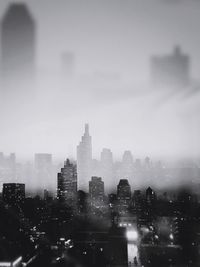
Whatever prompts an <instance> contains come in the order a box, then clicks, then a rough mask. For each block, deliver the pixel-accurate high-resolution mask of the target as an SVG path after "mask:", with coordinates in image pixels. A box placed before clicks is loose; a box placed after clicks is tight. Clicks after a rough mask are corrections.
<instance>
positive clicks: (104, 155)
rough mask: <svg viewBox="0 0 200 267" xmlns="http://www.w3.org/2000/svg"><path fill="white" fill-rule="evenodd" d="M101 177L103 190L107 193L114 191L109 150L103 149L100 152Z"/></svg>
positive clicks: (111, 158)
mask: <svg viewBox="0 0 200 267" xmlns="http://www.w3.org/2000/svg"><path fill="white" fill-rule="evenodd" d="M100 168H101V176H102V178H103V180H104V181H105V188H106V190H107V191H108V192H109V191H110V190H112V189H114V188H113V187H114V184H113V155H112V152H111V150H110V149H107V148H104V149H103V150H102V152H101V161H100Z"/></svg>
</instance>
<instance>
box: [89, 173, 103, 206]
mask: <svg viewBox="0 0 200 267" xmlns="http://www.w3.org/2000/svg"><path fill="white" fill-rule="evenodd" d="M89 195H90V201H91V204H92V205H93V206H101V205H102V204H103V201H104V182H103V181H102V179H101V177H96V176H93V177H92V178H91V181H89Z"/></svg>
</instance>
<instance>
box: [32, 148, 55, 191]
mask: <svg viewBox="0 0 200 267" xmlns="http://www.w3.org/2000/svg"><path fill="white" fill-rule="evenodd" d="M34 173H35V177H34V178H35V179H34V184H33V186H34V188H35V190H36V191H38V193H40V194H42V195H43V192H44V189H53V187H54V183H53V164H52V155H51V154H47V153H36V154H35V161H34Z"/></svg>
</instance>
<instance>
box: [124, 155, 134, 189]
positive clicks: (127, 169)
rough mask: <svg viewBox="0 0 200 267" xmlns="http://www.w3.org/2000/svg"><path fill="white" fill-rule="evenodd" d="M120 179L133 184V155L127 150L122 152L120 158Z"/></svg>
mask: <svg viewBox="0 0 200 267" xmlns="http://www.w3.org/2000/svg"><path fill="white" fill-rule="evenodd" d="M122 177H125V178H126V179H128V180H129V181H130V183H131V184H132V183H133V155H132V153H131V151H129V150H126V151H124V154H123V157H122Z"/></svg>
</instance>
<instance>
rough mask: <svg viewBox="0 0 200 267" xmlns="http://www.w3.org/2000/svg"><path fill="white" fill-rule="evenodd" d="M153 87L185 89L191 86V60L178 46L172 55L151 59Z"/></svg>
mask: <svg viewBox="0 0 200 267" xmlns="http://www.w3.org/2000/svg"><path fill="white" fill-rule="evenodd" d="M151 79H152V82H153V85H156V86H164V87H185V86H188V85H189V84H190V80H191V78H190V58H189V56H188V55H186V54H183V53H182V51H181V48H180V47H179V46H176V47H175V48H174V51H173V53H172V54H169V55H164V56H153V57H152V58H151Z"/></svg>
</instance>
